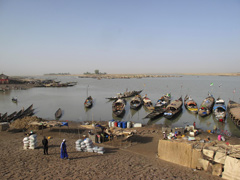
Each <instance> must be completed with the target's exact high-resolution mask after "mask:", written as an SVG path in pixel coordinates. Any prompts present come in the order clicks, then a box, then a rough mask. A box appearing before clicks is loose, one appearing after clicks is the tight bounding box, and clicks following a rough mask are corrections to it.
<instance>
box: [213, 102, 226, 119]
mask: <svg viewBox="0 0 240 180" xmlns="http://www.w3.org/2000/svg"><path fill="white" fill-rule="evenodd" d="M226 111H227V108H226V105H225V101H224V100H223V99H221V98H218V99H217V100H216V102H215V104H214V106H213V113H214V115H215V117H216V119H217V120H218V121H219V122H223V121H225V118H226V114H227V112H226Z"/></svg>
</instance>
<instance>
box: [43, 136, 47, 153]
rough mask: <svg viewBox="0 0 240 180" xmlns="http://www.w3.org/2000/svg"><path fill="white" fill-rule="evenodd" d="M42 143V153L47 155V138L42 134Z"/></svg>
mask: <svg viewBox="0 0 240 180" xmlns="http://www.w3.org/2000/svg"><path fill="white" fill-rule="evenodd" d="M42 144H43V153H44V155H48V140H47V138H46V137H45V136H43V140H42Z"/></svg>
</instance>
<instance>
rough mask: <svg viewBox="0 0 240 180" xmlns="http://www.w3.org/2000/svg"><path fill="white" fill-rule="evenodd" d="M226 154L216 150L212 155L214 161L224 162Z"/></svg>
mask: <svg viewBox="0 0 240 180" xmlns="http://www.w3.org/2000/svg"><path fill="white" fill-rule="evenodd" d="M226 157H227V156H226V154H225V153H222V152H216V155H215V156H214V162H217V163H220V164H225V159H226Z"/></svg>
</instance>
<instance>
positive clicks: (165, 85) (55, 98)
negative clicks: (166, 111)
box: [0, 76, 240, 137]
mask: <svg viewBox="0 0 240 180" xmlns="http://www.w3.org/2000/svg"><path fill="white" fill-rule="evenodd" d="M38 78H41V79H46V78H48V79H55V80H59V81H62V82H71V81H75V82H77V85H75V86H73V87H62V88H32V89H27V90H11V91H8V92H5V93H3V92H1V93H0V102H1V103H0V113H5V112H8V114H10V113H12V112H14V111H19V110H20V109H22V108H23V107H24V108H27V107H28V106H29V105H31V104H33V107H34V108H35V115H36V116H38V117H41V118H43V119H48V120H53V119H54V118H55V117H54V113H55V112H56V110H57V109H58V108H59V107H60V108H62V110H63V116H62V117H61V119H60V120H70V121H91V120H94V121H108V120H111V119H115V120H122V121H132V122H140V123H143V124H154V123H155V124H165V125H168V126H172V127H185V126H186V125H188V124H189V125H192V124H193V122H194V121H195V122H196V126H197V128H201V129H203V130H208V129H212V128H213V126H214V125H216V126H217V127H218V128H220V129H223V130H227V131H230V132H231V133H232V134H233V135H235V136H238V137H240V130H239V129H238V128H237V127H236V126H235V125H234V124H233V123H232V121H231V119H230V118H229V117H227V120H226V122H225V123H219V122H217V121H216V120H215V118H214V117H213V115H209V116H207V117H204V118H202V117H199V116H198V115H194V114H192V113H189V112H188V111H186V109H185V108H184V107H183V111H182V112H181V113H180V114H179V116H177V117H176V118H175V119H174V120H167V119H166V118H164V117H159V118H158V119H156V120H153V121H151V120H149V119H143V118H144V117H145V116H146V115H147V114H148V113H149V112H148V111H146V110H145V109H144V108H143V107H142V108H141V109H139V110H138V111H133V110H131V109H130V107H129V102H130V98H129V99H127V100H128V103H127V106H126V113H125V115H124V117H123V118H121V119H119V118H115V117H114V116H113V114H112V101H108V100H107V99H106V98H107V97H112V96H116V94H117V93H123V92H124V91H126V89H128V90H129V91H131V90H143V91H142V93H141V95H145V94H147V95H148V97H149V98H150V99H151V100H152V101H153V103H155V102H156V101H157V99H159V98H160V97H161V96H162V95H163V94H166V93H171V95H172V100H175V99H178V98H179V97H180V96H182V97H183V98H184V97H185V95H186V94H188V95H191V97H192V98H193V99H194V100H195V101H196V102H197V103H198V105H200V104H201V102H202V101H203V100H204V99H205V98H206V97H207V95H208V92H211V93H212V94H213V96H214V97H215V99H217V98H218V97H221V98H223V99H224V100H225V102H226V105H227V103H228V101H229V99H231V100H234V101H236V102H240V92H239V91H240V83H239V77H234V76H182V77H164V78H141V79H101V80H98V79H92V78H78V77H76V76H52V77H46V76H42V77H38ZM211 83H213V86H210V84H211ZM234 90H235V93H234ZM87 95H91V96H92V97H93V99H94V104H93V107H92V108H91V109H89V110H86V109H85V107H84V101H85V99H86V97H87ZM15 96H16V97H17V98H18V103H17V104H15V103H13V102H12V101H11V99H12V97H15Z"/></svg>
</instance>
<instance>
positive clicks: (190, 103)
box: [184, 95, 198, 114]
mask: <svg viewBox="0 0 240 180" xmlns="http://www.w3.org/2000/svg"><path fill="white" fill-rule="evenodd" d="M184 106H185V108H186V109H187V110H188V111H190V112H193V113H195V114H197V113H198V106H197V103H196V101H194V100H193V99H192V98H191V97H190V96H188V95H186V96H185V98H184Z"/></svg>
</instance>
